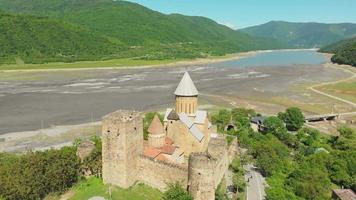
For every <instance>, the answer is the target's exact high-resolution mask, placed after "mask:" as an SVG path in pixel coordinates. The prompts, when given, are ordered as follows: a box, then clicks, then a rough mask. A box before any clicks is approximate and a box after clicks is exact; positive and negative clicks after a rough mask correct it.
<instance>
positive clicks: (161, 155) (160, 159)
mask: <svg viewBox="0 0 356 200" xmlns="http://www.w3.org/2000/svg"><path fill="white" fill-rule="evenodd" d="M155 159H156V160H159V161H163V162H169V159H168V158H167V157H166V156H165V155H164V154H162V153H161V154H159V155H158V156H157V157H156V158H155Z"/></svg>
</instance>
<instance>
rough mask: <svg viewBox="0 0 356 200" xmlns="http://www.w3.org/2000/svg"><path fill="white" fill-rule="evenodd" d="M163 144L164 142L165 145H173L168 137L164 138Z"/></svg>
mask: <svg viewBox="0 0 356 200" xmlns="http://www.w3.org/2000/svg"><path fill="white" fill-rule="evenodd" d="M165 142H166V145H172V144H173V140H172V139H171V138H169V137H166V138H165Z"/></svg>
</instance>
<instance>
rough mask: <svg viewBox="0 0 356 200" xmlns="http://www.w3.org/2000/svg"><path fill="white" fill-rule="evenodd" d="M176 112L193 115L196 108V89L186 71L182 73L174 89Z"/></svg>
mask: <svg viewBox="0 0 356 200" xmlns="http://www.w3.org/2000/svg"><path fill="white" fill-rule="evenodd" d="M174 94H175V98H176V112H177V113H186V114H188V115H193V114H195V113H196V111H197V110H198V94H199V93H198V90H197V88H196V87H195V85H194V82H193V81H192V79H191V78H190V75H189V73H188V72H185V73H184V76H183V78H182V80H181V81H180V83H179V85H178V87H177V89H176V91H175V92H174Z"/></svg>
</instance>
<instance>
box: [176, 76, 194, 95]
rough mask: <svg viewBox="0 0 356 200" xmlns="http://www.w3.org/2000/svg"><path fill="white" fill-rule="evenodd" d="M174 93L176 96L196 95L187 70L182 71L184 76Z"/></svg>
mask: <svg viewBox="0 0 356 200" xmlns="http://www.w3.org/2000/svg"><path fill="white" fill-rule="evenodd" d="M174 94H175V95H176V96H188V97H189V96H197V95H198V94H199V93H198V90H197V88H196V87H195V85H194V82H193V81H192V79H191V78H190V75H189V73H188V72H185V73H184V76H183V78H182V80H181V81H180V83H179V84H178V87H177V89H176V91H175V92H174Z"/></svg>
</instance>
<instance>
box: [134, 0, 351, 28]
mask: <svg viewBox="0 0 356 200" xmlns="http://www.w3.org/2000/svg"><path fill="white" fill-rule="evenodd" d="M130 1H132V2H136V3H139V4H141V5H144V6H146V7H149V8H151V9H153V10H157V11H160V12H163V13H166V14H169V13H180V14H185V15H194V16H205V17H209V18H211V19H213V20H215V21H217V22H219V23H221V24H225V25H228V26H230V27H232V28H235V29H237V28H242V27H247V26H251V25H258V24H262V23H266V22H268V21H271V20H283V21H292V22H311V21H312V22H325V23H339V22H352V23H356V0H130Z"/></svg>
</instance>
